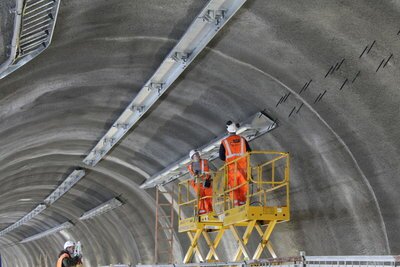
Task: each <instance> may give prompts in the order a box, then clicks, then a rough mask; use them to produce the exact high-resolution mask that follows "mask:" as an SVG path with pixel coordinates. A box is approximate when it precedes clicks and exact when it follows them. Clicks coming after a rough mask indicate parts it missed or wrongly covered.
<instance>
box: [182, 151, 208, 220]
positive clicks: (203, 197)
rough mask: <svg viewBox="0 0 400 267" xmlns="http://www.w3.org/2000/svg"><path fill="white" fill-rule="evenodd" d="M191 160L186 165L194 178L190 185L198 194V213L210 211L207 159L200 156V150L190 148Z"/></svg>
mask: <svg viewBox="0 0 400 267" xmlns="http://www.w3.org/2000/svg"><path fill="white" fill-rule="evenodd" d="M189 157H190V159H191V160H192V161H191V162H190V163H189V165H188V170H189V173H190V176H191V177H193V178H194V179H193V180H191V181H190V185H191V186H192V187H193V189H194V191H195V192H196V193H197V194H198V196H199V204H198V209H199V215H201V214H206V213H209V212H211V211H212V210H213V209H212V180H211V175H210V167H209V165H208V160H206V159H202V158H200V152H199V151H197V150H192V151H190V153H189Z"/></svg>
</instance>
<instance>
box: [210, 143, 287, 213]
mask: <svg viewBox="0 0 400 267" xmlns="http://www.w3.org/2000/svg"><path fill="white" fill-rule="evenodd" d="M263 155H264V156H267V157H271V156H272V157H274V158H273V159H270V158H269V159H267V160H265V162H262V163H261V164H258V165H254V166H251V160H252V157H254V156H263ZM243 159H246V162H247V167H246V168H247V169H246V170H247V171H246V173H247V177H246V182H244V183H241V184H237V185H235V186H232V187H229V186H228V181H227V177H228V168H232V166H234V167H233V168H234V170H238V163H239V161H241V160H243ZM282 160H283V161H285V162H284V164H282V166H277V164H276V163H277V162H278V161H282ZM268 167H270V170H271V177H264V176H263V172H264V171H265V170H266V168H268ZM282 167H283V168H284V170H283V174H282V176H280V177H279V178H278V177H277V175H276V172H277V169H278V168H282ZM219 171H223V172H224V176H223V177H222V179H224V181H223V186H224V189H223V191H222V192H221V193H219V194H216V197H215V198H214V200H213V206H220V207H221V205H222V207H223V209H224V210H226V209H230V208H231V207H232V206H233V194H232V192H233V191H235V190H237V189H239V188H241V187H243V186H246V185H248V190H247V198H246V205H250V204H251V203H250V199H251V198H252V197H257V198H258V200H259V201H258V202H261V204H262V206H268V199H267V194H270V193H272V192H274V191H275V192H276V191H278V190H280V189H282V188H284V189H285V190H286V199H285V203H286V206H288V207H289V154H288V153H286V152H278V151H253V152H248V153H246V154H245V155H244V156H242V157H239V158H236V159H235V160H232V161H230V162H228V163H226V164H225V165H223V166H222V167H221V168H220V169H219ZM236 172H237V171H236ZM282 177H283V178H282ZM250 185H253V188H254V186H255V187H256V192H250ZM228 203H229V204H230V205H228Z"/></svg>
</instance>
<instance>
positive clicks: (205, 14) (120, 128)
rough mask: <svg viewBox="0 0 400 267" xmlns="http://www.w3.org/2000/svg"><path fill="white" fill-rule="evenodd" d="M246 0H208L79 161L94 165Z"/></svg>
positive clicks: (165, 89)
mask: <svg viewBox="0 0 400 267" xmlns="http://www.w3.org/2000/svg"><path fill="white" fill-rule="evenodd" d="M245 2H246V0H210V1H209V2H208V4H207V5H206V6H205V7H204V8H203V10H202V11H201V12H200V14H199V15H198V16H197V17H196V18H195V20H194V21H193V22H192V24H191V25H190V27H189V28H188V30H187V31H186V32H185V34H184V35H183V36H182V38H181V39H180V41H179V42H178V44H177V45H176V46H175V47H174V48H173V49H172V50H171V52H170V53H169V54H168V55H167V57H166V58H165V59H164V61H163V62H162V63H161V65H160V66H159V67H158V69H157V70H156V72H155V73H154V74H153V75H152V76H151V78H150V79H149V80H148V81H147V82H146V83H145V85H144V86H143V87H142V88H141V90H140V91H139V93H138V94H137V95H136V97H135V98H134V99H133V101H132V102H131V103H130V104H129V105H128V107H127V108H126V109H125V110H124V111H123V112H122V114H121V115H120V117H119V118H118V119H117V120H116V121H115V122H114V123H113V125H112V126H111V128H110V129H109V130H108V131H107V133H106V134H105V135H104V136H103V137H102V138H101V139H100V141H99V142H98V143H97V144H96V146H95V147H94V148H93V149H92V150H91V151H90V152H89V154H88V155H87V157H86V158H85V159H84V160H83V162H84V163H85V164H86V165H89V166H95V165H96V164H97V163H98V162H99V161H100V160H101V159H102V158H103V157H104V156H105V155H106V154H107V153H108V152H109V151H110V149H111V148H112V147H114V145H115V144H117V143H118V141H119V140H120V139H121V138H122V137H123V136H124V135H125V134H126V133H127V132H128V131H129V129H131V128H132V126H133V125H135V124H136V123H137V122H138V121H139V119H140V118H141V117H142V116H143V115H144V114H145V113H146V112H147V111H148V110H149V109H150V108H151V107H152V106H153V104H154V103H155V102H156V101H157V100H158V99H159V98H160V97H161V96H162V94H163V93H165V91H167V89H168V88H169V87H170V86H171V84H172V83H173V82H174V81H175V80H176V79H177V78H178V77H179V76H180V75H181V73H182V72H183V71H184V70H185V69H186V68H187V67H188V66H189V65H190V63H192V62H193V60H194V59H195V58H196V56H197V55H198V54H199V53H200V52H201V51H202V50H203V49H204V48H205V46H206V45H207V44H208V43H209V42H210V41H211V40H212V39H213V37H214V36H215V35H216V34H217V33H218V32H219V31H220V30H221V28H222V27H223V26H225V24H226V23H227V22H228V21H229V20H230V19H231V18H232V17H233V15H234V14H235V13H236V12H237V11H238V10H239V8H240V7H241V6H242V5H243V4H244V3H245Z"/></svg>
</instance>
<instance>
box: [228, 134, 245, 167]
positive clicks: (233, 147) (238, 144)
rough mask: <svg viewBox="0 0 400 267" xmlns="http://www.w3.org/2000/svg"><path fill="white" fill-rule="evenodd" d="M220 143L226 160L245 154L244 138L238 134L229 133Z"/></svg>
mask: <svg viewBox="0 0 400 267" xmlns="http://www.w3.org/2000/svg"><path fill="white" fill-rule="evenodd" d="M222 145H223V146H224V148H225V155H226V161H227V162H230V161H232V160H234V159H236V158H238V157H242V156H244V154H246V152H247V151H246V150H247V149H246V140H245V139H244V138H243V137H241V136H239V135H236V134H235V135H230V136H228V137H227V138H225V139H224V140H222Z"/></svg>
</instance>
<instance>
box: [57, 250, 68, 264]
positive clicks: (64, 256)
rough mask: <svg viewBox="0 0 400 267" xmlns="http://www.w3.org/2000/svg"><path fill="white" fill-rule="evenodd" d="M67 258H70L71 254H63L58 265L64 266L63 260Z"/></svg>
mask: <svg viewBox="0 0 400 267" xmlns="http://www.w3.org/2000/svg"><path fill="white" fill-rule="evenodd" d="M65 258H69V255H68V254H67V253H64V254H62V255H61V256H60V257H59V258H58V260H57V267H63V266H62V262H63V260H64V259H65Z"/></svg>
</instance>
